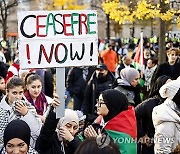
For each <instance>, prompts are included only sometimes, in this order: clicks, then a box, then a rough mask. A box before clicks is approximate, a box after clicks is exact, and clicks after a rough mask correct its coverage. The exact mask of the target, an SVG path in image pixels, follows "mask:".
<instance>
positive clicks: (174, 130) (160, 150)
mask: <svg viewBox="0 0 180 154" xmlns="http://www.w3.org/2000/svg"><path fill="white" fill-rule="evenodd" d="M179 115H180V111H179V110H178V108H177V106H176V104H175V103H174V102H173V101H172V100H170V99H166V100H165V102H164V103H163V104H161V105H159V106H157V107H155V108H154V109H153V113H152V118H153V124H154V127H155V135H154V143H155V147H154V150H155V154H169V153H171V152H173V151H174V149H175V148H176V146H177V145H178V144H179V143H180V116H179Z"/></svg>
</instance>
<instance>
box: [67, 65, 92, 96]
mask: <svg viewBox="0 0 180 154" xmlns="http://www.w3.org/2000/svg"><path fill="white" fill-rule="evenodd" d="M90 75H92V72H91V69H90V68H89V69H88V74H87V78H86V80H85V79H84V78H83V69H82V68H79V67H73V68H71V69H70V70H69V72H68V75H67V79H66V88H67V90H68V91H69V93H70V96H71V97H72V96H73V95H76V96H77V97H80V98H83V97H84V90H85V88H86V85H87V81H88V80H89V79H90Z"/></svg>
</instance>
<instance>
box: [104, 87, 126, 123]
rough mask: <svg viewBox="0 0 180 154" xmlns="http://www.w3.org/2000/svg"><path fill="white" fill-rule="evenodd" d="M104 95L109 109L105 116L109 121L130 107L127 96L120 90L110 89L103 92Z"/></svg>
mask: <svg viewBox="0 0 180 154" xmlns="http://www.w3.org/2000/svg"><path fill="white" fill-rule="evenodd" d="M102 97H103V99H104V101H105V103H106V106H107V108H108V110H109V112H108V114H107V115H106V116H104V117H103V119H104V121H105V122H107V121H109V120H111V119H112V118H114V117H115V116H117V115H118V114H119V113H120V112H122V111H125V110H127V109H128V100H127V98H126V96H125V95H124V94H123V93H121V92H120V91H118V90H115V89H108V90H105V91H103V92H102Z"/></svg>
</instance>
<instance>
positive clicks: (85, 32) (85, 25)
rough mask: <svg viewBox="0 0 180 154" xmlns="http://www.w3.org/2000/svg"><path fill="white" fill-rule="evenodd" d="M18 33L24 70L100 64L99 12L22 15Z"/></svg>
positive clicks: (46, 12)
mask: <svg viewBox="0 0 180 154" xmlns="http://www.w3.org/2000/svg"><path fill="white" fill-rule="evenodd" d="M18 34H19V55H20V63H21V68H22V69H26V68H49V67H68V66H90V65H97V64H98V38H97V36H98V35H97V13H96V11H92V10H81V11H77V10H71V11H70V10H66V11H65V10H62V11H23V12H18Z"/></svg>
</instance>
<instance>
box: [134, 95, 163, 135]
mask: <svg viewBox="0 0 180 154" xmlns="http://www.w3.org/2000/svg"><path fill="white" fill-rule="evenodd" d="M160 104H161V100H160V99H159V98H157V97H154V98H149V99H146V100H145V101H143V102H142V103H140V104H139V105H137V106H136V107H135V113H136V120H137V126H138V129H137V131H138V138H140V137H143V136H145V135H147V136H148V137H150V138H152V137H154V133H155V129H154V125H153V122H152V111H153V108H154V107H155V106H158V105H160Z"/></svg>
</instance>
